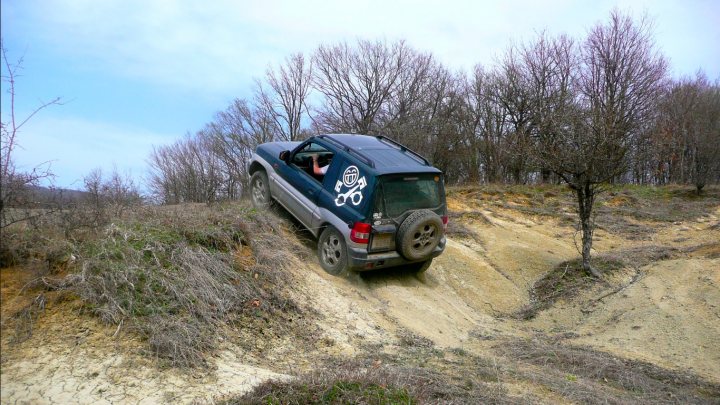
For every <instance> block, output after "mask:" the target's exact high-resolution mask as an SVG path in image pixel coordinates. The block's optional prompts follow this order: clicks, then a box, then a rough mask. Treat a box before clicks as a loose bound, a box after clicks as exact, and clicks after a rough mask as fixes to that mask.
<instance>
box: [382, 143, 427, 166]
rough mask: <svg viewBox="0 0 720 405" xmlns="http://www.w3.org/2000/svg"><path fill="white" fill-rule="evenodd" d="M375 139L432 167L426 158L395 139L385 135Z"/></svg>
mask: <svg viewBox="0 0 720 405" xmlns="http://www.w3.org/2000/svg"><path fill="white" fill-rule="evenodd" d="M375 138H377V139H378V140H379V141H380V142H384V143H387V144H390V145H392V146H395V147H396V148H398V149H400V151H401V152H405V153H407V154H410V155H413V156H414V157H415V158H417V159H419V160H421V161H422V162H423V163H425V166H432V165H431V164H430V162H429V161H428V160H427V159H425V157H424V156H423V155H421V154H419V153H417V152H415V151H414V150H412V149H410V148H408V147H407V146H405V145H403V144H401V143H399V142H397V141H395V140H394V139H391V138H388V137H387V136H383V135H376V136H375Z"/></svg>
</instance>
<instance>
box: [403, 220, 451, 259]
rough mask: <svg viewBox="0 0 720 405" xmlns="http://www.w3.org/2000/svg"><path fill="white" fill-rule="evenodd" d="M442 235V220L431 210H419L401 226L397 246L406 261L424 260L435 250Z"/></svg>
mask: <svg viewBox="0 0 720 405" xmlns="http://www.w3.org/2000/svg"><path fill="white" fill-rule="evenodd" d="M442 235H443V223H442V219H440V217H439V216H438V215H437V214H436V213H434V212H432V211H430V210H418V211H414V212H412V213H411V214H410V215H408V217H407V218H405V220H404V221H403V222H402V224H400V229H399V230H398V237H397V244H398V246H400V253H402V255H403V256H404V257H405V258H406V259H408V260H422V259H425V258H428V257H429V256H430V254H431V253H432V252H433V251H434V250H435V248H436V247H437V245H438V243H440V239H441V238H442Z"/></svg>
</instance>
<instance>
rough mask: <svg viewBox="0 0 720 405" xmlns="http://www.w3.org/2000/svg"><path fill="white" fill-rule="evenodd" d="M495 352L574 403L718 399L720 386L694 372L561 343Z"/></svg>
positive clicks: (527, 343)
mask: <svg viewBox="0 0 720 405" xmlns="http://www.w3.org/2000/svg"><path fill="white" fill-rule="evenodd" d="M496 348H497V349H498V350H499V351H500V352H501V353H503V354H505V355H506V356H507V357H509V358H510V359H512V360H513V361H519V362H521V363H525V364H530V365H532V366H533V367H531V368H529V369H523V371H521V373H522V374H524V375H522V377H524V378H527V379H529V380H532V381H535V382H536V383H540V384H541V385H543V386H545V387H547V388H548V389H550V390H551V391H553V392H556V393H558V394H560V395H562V396H563V397H564V398H566V399H567V400H569V401H572V402H578V403H588V404H624V403H630V402H640V403H683V404H691V403H692V404H711V403H716V402H715V401H717V398H720V385H717V384H713V383H710V382H706V381H704V380H702V379H701V378H700V377H698V376H696V375H693V374H691V373H688V372H681V371H671V370H667V369H664V368H661V367H658V366H655V365H653V364H650V363H645V362H641V361H636V360H630V359H623V358H618V357H614V356H613V355H611V354H608V353H603V352H599V351H595V350H592V349H589V348H585V347H576V346H569V345H566V344H563V343H562V342H560V341H553V340H548V339H532V340H513V341H509V342H503V344H502V345H498V346H496Z"/></svg>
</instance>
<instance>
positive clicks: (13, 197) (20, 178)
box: [0, 39, 62, 228]
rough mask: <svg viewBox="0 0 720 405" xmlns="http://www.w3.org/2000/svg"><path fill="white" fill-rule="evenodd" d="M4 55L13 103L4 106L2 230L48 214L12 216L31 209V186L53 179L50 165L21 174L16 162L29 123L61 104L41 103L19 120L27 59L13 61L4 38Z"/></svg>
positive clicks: (0, 142)
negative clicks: (18, 83)
mask: <svg viewBox="0 0 720 405" xmlns="http://www.w3.org/2000/svg"><path fill="white" fill-rule="evenodd" d="M0 52H1V53H2V68H3V70H4V73H3V74H2V81H3V83H7V87H6V88H7V93H8V95H9V98H10V100H9V102H8V103H2V106H3V107H5V106H7V108H9V110H10V111H9V113H7V117H5V116H4V115H5V114H4V113H6V111H5V110H3V119H2V123H1V125H0V126H1V128H0V228H4V227H6V226H8V225H10V224H12V223H15V222H20V221H24V220H27V219H30V218H32V217H34V216H37V215H44V214H46V213H47V211H37V210H35V211H29V210H23V211H18V210H14V213H13V215H12V216H9V213H8V210H7V209H8V208H10V207H14V208H28V204H30V203H31V201H29V198H30V196H31V195H32V193H29V192H28V188H29V187H31V186H39V185H40V182H41V181H43V180H48V179H52V178H53V174H52V172H51V171H50V166H49V164H48V163H45V164H41V165H38V166H35V167H34V168H32V169H30V171H19V170H18V169H17V167H16V166H15V161H14V160H13V152H14V150H15V148H16V147H17V146H18V135H19V134H20V130H21V129H22V128H23V126H25V124H27V123H28V122H29V121H30V120H31V119H32V118H33V117H34V116H35V114H37V113H38V112H40V111H41V110H43V109H45V108H47V107H49V106H51V105H60V104H62V103H61V99H60V97H56V98H54V99H52V100H50V101H47V102H41V103H40V105H39V106H37V107H35V108H34V109H33V110H32V111H31V112H30V113H29V114H27V115H26V116H24V117H17V116H16V111H15V97H16V88H15V84H16V82H15V81H16V80H17V78H18V77H19V76H20V71H21V70H22V62H23V59H22V58H20V59H19V60H18V61H17V62H14V63H12V62H10V60H9V59H8V55H7V51H6V49H5V46H4V44H3V43H2V40H1V39H0Z"/></svg>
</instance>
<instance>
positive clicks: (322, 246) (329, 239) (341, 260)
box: [318, 226, 347, 275]
mask: <svg viewBox="0 0 720 405" xmlns="http://www.w3.org/2000/svg"><path fill="white" fill-rule="evenodd" d="M318 258H319V259H320V266H322V268H323V269H325V271H326V272H328V273H330V274H332V275H338V274H340V273H342V272H343V270H345V268H346V267H347V248H346V246H345V240H344V239H343V236H342V235H341V234H340V232H338V231H337V230H336V229H335V228H333V227H331V226H328V227H327V228H325V230H324V231H323V233H322V234H321V235H320V239H319V240H318Z"/></svg>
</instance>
